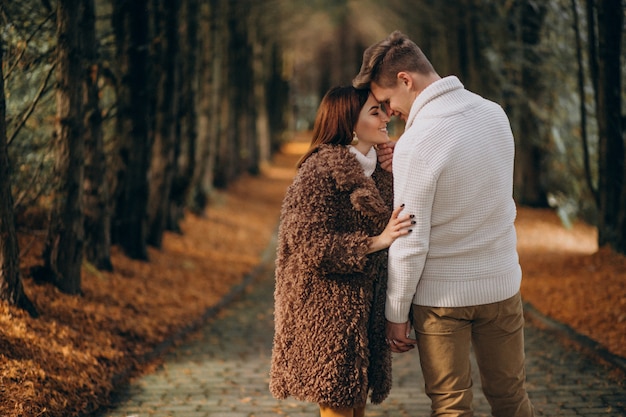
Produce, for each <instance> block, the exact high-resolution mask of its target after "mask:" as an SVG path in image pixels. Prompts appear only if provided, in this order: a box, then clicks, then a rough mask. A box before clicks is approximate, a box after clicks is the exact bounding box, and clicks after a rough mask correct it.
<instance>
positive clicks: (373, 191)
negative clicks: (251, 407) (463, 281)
mask: <svg viewBox="0 0 626 417" xmlns="http://www.w3.org/2000/svg"><path fill="white" fill-rule="evenodd" d="M388 121H389V117H388V116H387V114H386V113H385V112H384V111H383V110H382V109H381V106H380V105H379V103H378V102H377V101H376V99H375V98H374V97H373V96H372V95H371V94H370V93H369V91H368V90H357V89H355V88H353V87H335V88H333V89H331V90H330V91H329V92H328V93H327V94H326V96H325V97H324V98H323V100H322V102H321V104H320V107H319V109H318V113H317V118H316V121H315V126H314V129H313V139H312V141H311V146H310V148H309V150H308V151H307V152H306V154H305V155H304V156H303V157H302V158H301V159H300V161H299V163H298V168H299V169H298V173H297V176H296V178H295V179H294V181H293V183H292V184H291V186H290V187H289V189H288V190H287V193H286V196H285V199H284V201H283V206H282V211H281V218H280V227H279V236H278V249H277V259H276V287H275V293H274V299H275V335H274V348H273V352H272V368H271V372H270V391H271V392H272V394H273V395H274V396H275V397H277V398H281V399H283V398H286V397H288V396H292V397H294V398H296V399H299V400H302V401H310V402H315V403H318V404H319V406H320V414H321V416H322V417H328V416H345V417H359V416H363V415H364V410H365V403H366V400H367V396H368V392H371V397H370V398H371V401H372V402H373V403H380V402H382V401H383V400H384V399H385V398H386V397H387V395H388V394H389V390H390V388H391V354H390V351H389V347H388V345H387V343H386V341H385V318H384V300H385V290H386V271H387V253H386V252H387V251H384V250H383V249H386V248H388V247H389V245H391V243H392V242H393V241H394V240H395V239H396V238H397V237H399V236H402V235H405V234H407V233H409V232H410V230H409V229H408V228H409V227H410V225H411V220H410V217H412V216H408V215H402V216H400V217H399V214H400V212H401V210H402V208H401V207H399V208H397V209H396V210H393V212H392V209H391V202H392V201H393V198H392V195H391V194H392V178H391V174H390V173H389V172H387V171H384V170H382V169H381V168H380V166H379V165H378V163H377V157H376V150H375V146H376V145H377V144H382V143H386V142H388V141H389V137H388V135H387V122H388Z"/></svg>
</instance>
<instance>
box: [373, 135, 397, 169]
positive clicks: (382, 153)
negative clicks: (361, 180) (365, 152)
mask: <svg viewBox="0 0 626 417" xmlns="http://www.w3.org/2000/svg"><path fill="white" fill-rule="evenodd" d="M394 146H396V143H395V142H392V141H389V142H387V143H382V144H380V145H378V146H377V147H376V148H377V149H376V153H377V154H378V162H380V167H381V168H382V169H384V170H385V171H389V172H392V166H391V163H392V162H393V148H394Z"/></svg>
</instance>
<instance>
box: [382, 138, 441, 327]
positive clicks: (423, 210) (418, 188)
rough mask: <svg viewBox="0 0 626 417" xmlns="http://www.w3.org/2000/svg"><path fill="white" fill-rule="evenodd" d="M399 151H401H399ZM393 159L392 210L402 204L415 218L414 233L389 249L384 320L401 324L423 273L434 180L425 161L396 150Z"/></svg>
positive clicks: (434, 187)
mask: <svg viewBox="0 0 626 417" xmlns="http://www.w3.org/2000/svg"><path fill="white" fill-rule="evenodd" d="M398 148H400V149H398ZM395 155H397V156H398V157H395V158H394V183H395V187H394V194H395V198H394V206H396V207H397V206H398V205H400V204H405V209H404V212H405V213H410V214H414V215H415V217H414V220H415V222H416V223H415V225H414V226H413V231H412V232H411V233H410V234H408V235H407V236H403V237H401V238H399V239H396V241H395V242H394V243H393V244H392V245H391V247H390V248H389V276H388V283H387V302H386V305H385V316H386V318H387V320H389V321H390V322H393V323H404V322H406V321H407V320H408V318H409V310H410V308H411V303H412V300H413V296H414V294H415V291H416V289H417V284H418V283H419V280H420V276H421V275H422V271H423V269H424V264H425V262H426V257H427V255H428V251H429V237H430V229H431V223H430V218H431V210H432V206H433V199H434V195H435V189H436V181H437V180H436V176H435V173H433V171H432V169H431V167H430V165H429V163H428V161H427V160H425V159H424V158H422V157H421V156H420V155H419V154H416V153H411V152H406V151H405V150H403V149H402V148H401V146H400V145H398V146H397V148H396V150H395Z"/></svg>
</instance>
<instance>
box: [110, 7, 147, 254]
mask: <svg viewBox="0 0 626 417" xmlns="http://www.w3.org/2000/svg"><path fill="white" fill-rule="evenodd" d="M148 21H149V14H148V0H133V1H128V0H114V2H113V15H112V26H113V31H114V34H115V47H116V48H115V54H116V55H115V61H116V64H117V65H116V67H117V69H118V73H117V74H116V75H117V83H116V95H117V108H118V112H117V118H116V124H115V131H116V132H115V134H116V144H117V146H116V147H115V149H116V155H115V156H116V158H114V161H115V166H114V167H113V171H114V173H113V174H114V177H115V182H116V184H117V186H116V188H115V192H114V201H115V208H114V213H115V214H114V219H113V222H112V224H111V230H112V232H111V234H112V242H113V243H116V244H119V245H120V247H121V248H122V249H123V250H124V253H125V254H126V255H127V256H129V257H130V258H133V259H142V260H147V259H148V247H147V244H148V223H147V213H148V174H147V173H148V169H149V166H150V150H151V143H150V121H151V110H150V99H151V96H150V93H149V86H150V84H149V82H150V80H151V77H150V75H149V74H150V73H149V72H148V68H149V64H150V48H149V43H150V40H149V31H148V30H149V29H148Z"/></svg>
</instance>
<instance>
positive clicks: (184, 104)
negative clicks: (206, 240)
mask: <svg viewBox="0 0 626 417" xmlns="http://www.w3.org/2000/svg"><path fill="white" fill-rule="evenodd" d="M182 5H183V6H182V10H181V17H180V20H181V31H180V40H179V44H180V47H179V48H180V51H181V59H180V63H181V65H180V68H181V77H180V94H179V95H178V98H179V107H178V117H177V118H176V120H177V122H178V125H179V129H178V131H179V135H178V140H177V141H176V144H177V145H178V146H177V152H176V154H177V163H176V174H175V176H174V180H173V182H172V190H171V193H170V203H171V204H170V211H169V216H170V221H169V226H168V229H169V230H174V231H180V226H179V222H180V220H181V219H182V218H183V217H184V210H185V208H186V207H187V203H188V200H189V196H190V193H191V190H192V181H193V180H194V175H193V174H194V171H195V165H196V151H197V149H198V146H197V140H198V137H197V136H198V131H197V121H198V118H197V108H196V97H197V95H196V88H197V86H198V59H197V56H198V53H199V50H198V43H199V37H198V23H199V14H200V2H199V0H184V1H183V2H182Z"/></svg>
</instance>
